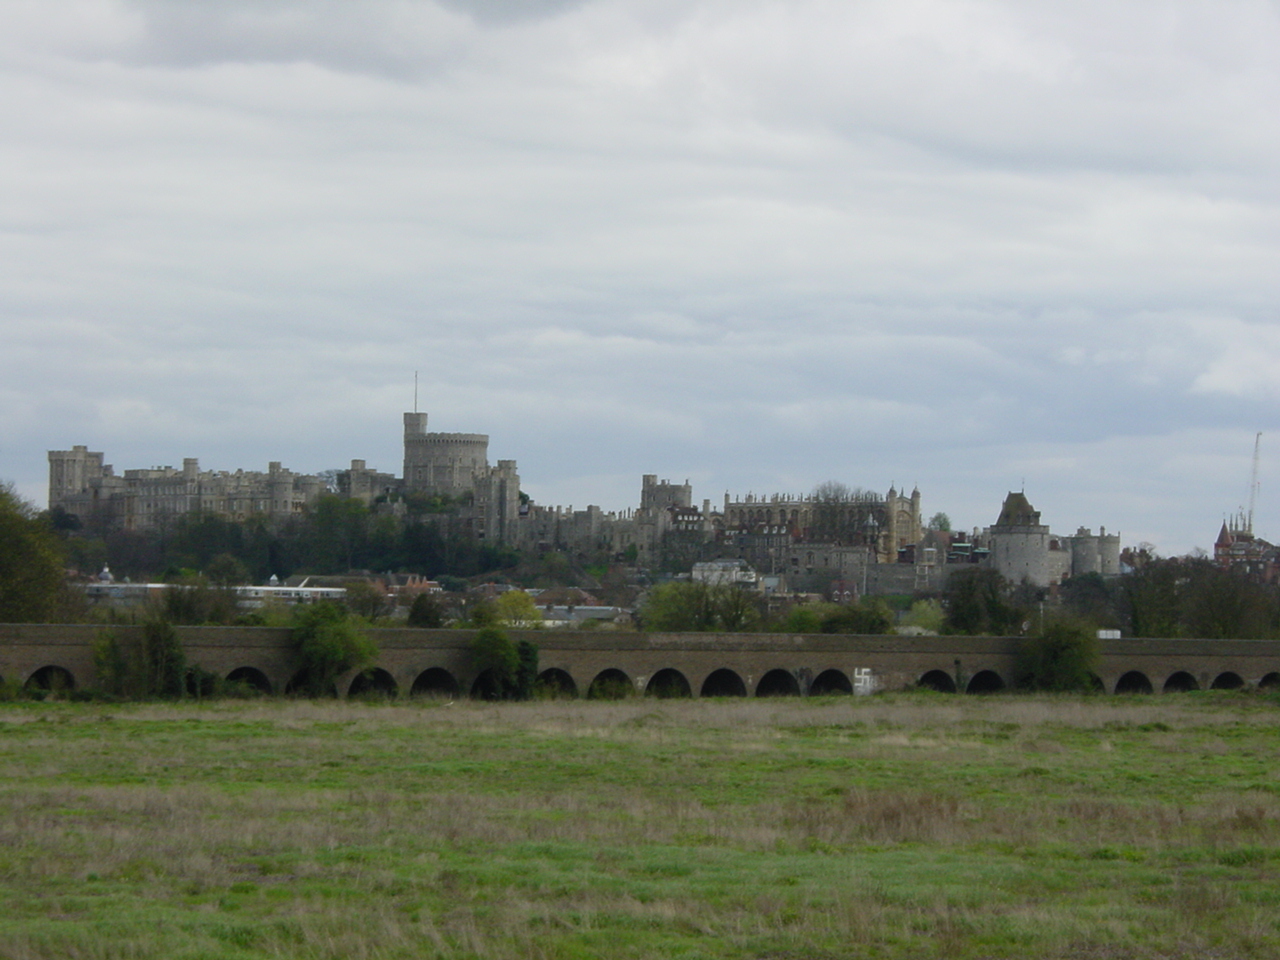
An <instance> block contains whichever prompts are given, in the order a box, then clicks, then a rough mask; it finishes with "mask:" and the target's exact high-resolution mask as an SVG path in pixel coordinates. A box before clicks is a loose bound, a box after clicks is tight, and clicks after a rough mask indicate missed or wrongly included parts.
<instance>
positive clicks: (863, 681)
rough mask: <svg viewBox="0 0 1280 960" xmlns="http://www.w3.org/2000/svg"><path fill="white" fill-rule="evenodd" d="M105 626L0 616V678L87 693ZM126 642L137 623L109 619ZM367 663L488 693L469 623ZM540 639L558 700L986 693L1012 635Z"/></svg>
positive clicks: (233, 664) (449, 687) (1175, 659)
mask: <svg viewBox="0 0 1280 960" xmlns="http://www.w3.org/2000/svg"><path fill="white" fill-rule="evenodd" d="M100 629H101V628H99V627H95V626H83V625H59V624H0V681H4V682H15V683H18V684H24V685H32V686H43V687H60V688H65V689H82V688H90V687H92V686H93V685H94V683H95V679H96V678H95V675H94V666H93V652H92V644H93V640H94V638H95V637H96V636H97V633H98V631H99V630H100ZM111 629H112V630H114V631H116V632H117V633H118V634H119V635H120V636H121V639H122V640H125V641H126V642H127V641H128V640H129V639H130V634H131V633H133V632H135V631H140V629H141V628H136V627H113V628H111ZM371 632H372V634H373V635H374V638H375V640H376V641H377V644H378V647H379V656H378V660H377V662H376V663H375V664H374V666H373V669H372V670H371V671H369V672H366V674H365V675H356V674H351V675H348V676H345V677H341V678H339V681H338V684H337V689H336V691H335V692H336V693H337V694H338V695H339V696H353V695H356V696H358V695H375V696H440V697H459V696H468V695H469V694H471V693H472V691H475V690H481V691H483V689H484V683H483V678H482V677H480V676H478V675H477V674H476V671H475V670H474V669H473V668H472V667H471V663H470V660H471V657H470V645H471V639H472V636H473V632H472V631H469V630H413V629H408V628H403V629H379V630H374V631H371ZM178 633H179V636H180V637H181V639H182V644H183V648H184V650H185V651H186V655H187V659H188V661H189V662H190V663H191V664H193V665H197V666H200V667H201V668H203V669H204V670H206V671H208V672H210V673H213V674H216V675H217V676H219V677H222V678H224V679H228V680H232V681H239V682H242V683H245V684H247V685H248V686H250V687H252V688H254V689H256V690H259V691H261V692H263V693H277V694H278V693H285V692H286V691H288V690H289V688H290V685H291V684H293V683H296V681H297V664H296V663H295V662H294V658H293V654H292V650H291V647H290V643H289V634H288V631H287V630H285V629H281V628H269V627H179V628H178ZM512 637H513V639H521V638H525V639H529V640H530V641H532V642H533V643H534V644H536V645H537V646H538V648H539V671H540V674H539V675H540V679H541V680H542V681H543V683H544V685H545V686H547V687H549V688H552V689H554V691H555V694H556V695H557V696H566V697H572V696H590V697H612V696H621V695H643V694H648V695H651V696H667V697H679V696H691V697H698V696H724V697H731V696H745V697H754V696H809V695H825V694H839V693H871V692H874V691H876V690H898V689H906V688H909V687H914V686H927V687H932V688H933V689H935V690H940V691H943V692H955V693H975V694H977V693H988V692H995V691H998V690H1001V689H1004V688H1006V687H1007V686H1009V685H1010V684H1011V683H1012V679H1013V665H1014V658H1015V654H1016V650H1017V644H1018V640H1017V639H1016V638H1009V637H897V636H834V635H827V634H804V635H785V634H707V633H700V634H662V633H655V634H646V633H578V632H572V631H554V630H547V631H541V630H539V631H512ZM1097 683H1098V686H1099V688H1100V689H1102V690H1104V691H1105V692H1107V693H1111V694H1116V693H1119V694H1124V693H1132V694H1139V693H1152V694H1162V693H1175V692H1180V691H1187V690H1211V689H1219V690H1221V689H1239V688H1243V687H1268V686H1278V687H1280V641H1270V640H1145V639H1144V640H1107V641H1103V643H1102V656H1101V660H1100V665H1099V671H1098V676H1097Z"/></svg>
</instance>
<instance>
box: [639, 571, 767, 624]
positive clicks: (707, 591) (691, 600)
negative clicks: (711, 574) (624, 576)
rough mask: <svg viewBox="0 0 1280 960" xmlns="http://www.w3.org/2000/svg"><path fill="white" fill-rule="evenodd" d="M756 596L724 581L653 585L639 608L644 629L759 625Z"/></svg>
mask: <svg viewBox="0 0 1280 960" xmlns="http://www.w3.org/2000/svg"><path fill="white" fill-rule="evenodd" d="M759 623H760V612H759V608H758V605H757V598H756V597H755V596H753V595H752V594H750V593H748V592H747V591H745V590H742V589H741V588H739V587H734V586H729V585H727V584H714V585H712V584H706V583H688V582H675V583H664V584H661V585H660V586H657V587H654V588H653V589H652V590H650V591H649V593H648V595H647V596H646V597H645V600H644V604H643V606H642V607H641V609H640V626H641V629H643V630H650V631H663V632H670V633H679V632H699V631H712V630H724V631H729V632H738V631H746V630H751V629H753V628H755V627H758V626H759Z"/></svg>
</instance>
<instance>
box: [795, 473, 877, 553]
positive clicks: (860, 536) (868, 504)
mask: <svg viewBox="0 0 1280 960" xmlns="http://www.w3.org/2000/svg"><path fill="white" fill-rule="evenodd" d="M811 499H812V501H813V506H812V509H811V511H810V523H811V526H810V529H809V531H808V536H809V537H810V539H813V540H819V541H825V542H832V543H868V544H872V543H874V541H875V539H876V537H877V536H878V533H879V531H881V530H882V529H883V528H884V525H885V514H884V500H883V498H882V497H881V496H880V495H879V494H878V493H874V492H872V491H870V490H863V489H862V488H861V487H850V486H848V485H847V484H843V483H840V482H839V481H836V480H827V481H825V482H823V483H820V484H818V485H817V486H816V487H814V489H813V494H812V497H811Z"/></svg>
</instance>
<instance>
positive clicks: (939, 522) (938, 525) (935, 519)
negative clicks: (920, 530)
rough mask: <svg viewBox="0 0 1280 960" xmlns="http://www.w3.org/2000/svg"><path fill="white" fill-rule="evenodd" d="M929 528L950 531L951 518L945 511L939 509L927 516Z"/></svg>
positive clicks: (943, 531)
mask: <svg viewBox="0 0 1280 960" xmlns="http://www.w3.org/2000/svg"><path fill="white" fill-rule="evenodd" d="M929 529H930V530H938V531H940V532H942V533H950V532H951V518H950V517H949V516H947V515H946V514H945V513H942V512H941V511H939V512H938V513H935V514H934V515H933V516H932V517H930V518H929Z"/></svg>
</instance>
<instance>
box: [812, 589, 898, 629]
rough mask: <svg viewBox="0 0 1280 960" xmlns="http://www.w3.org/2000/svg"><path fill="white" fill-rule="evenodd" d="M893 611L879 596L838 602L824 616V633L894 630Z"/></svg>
mask: <svg viewBox="0 0 1280 960" xmlns="http://www.w3.org/2000/svg"><path fill="white" fill-rule="evenodd" d="M893 619H894V618H893V611H892V610H890V609H889V605H888V604H887V603H885V602H884V600H882V599H880V598H879V597H864V598H863V599H862V600H860V601H859V602H857V603H850V604H837V605H835V609H834V610H831V611H830V612H829V613H827V615H826V616H824V617H823V618H822V632H823V633H857V634H866V635H877V636H878V635H881V634H886V633H889V632H891V631H892V630H893Z"/></svg>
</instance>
